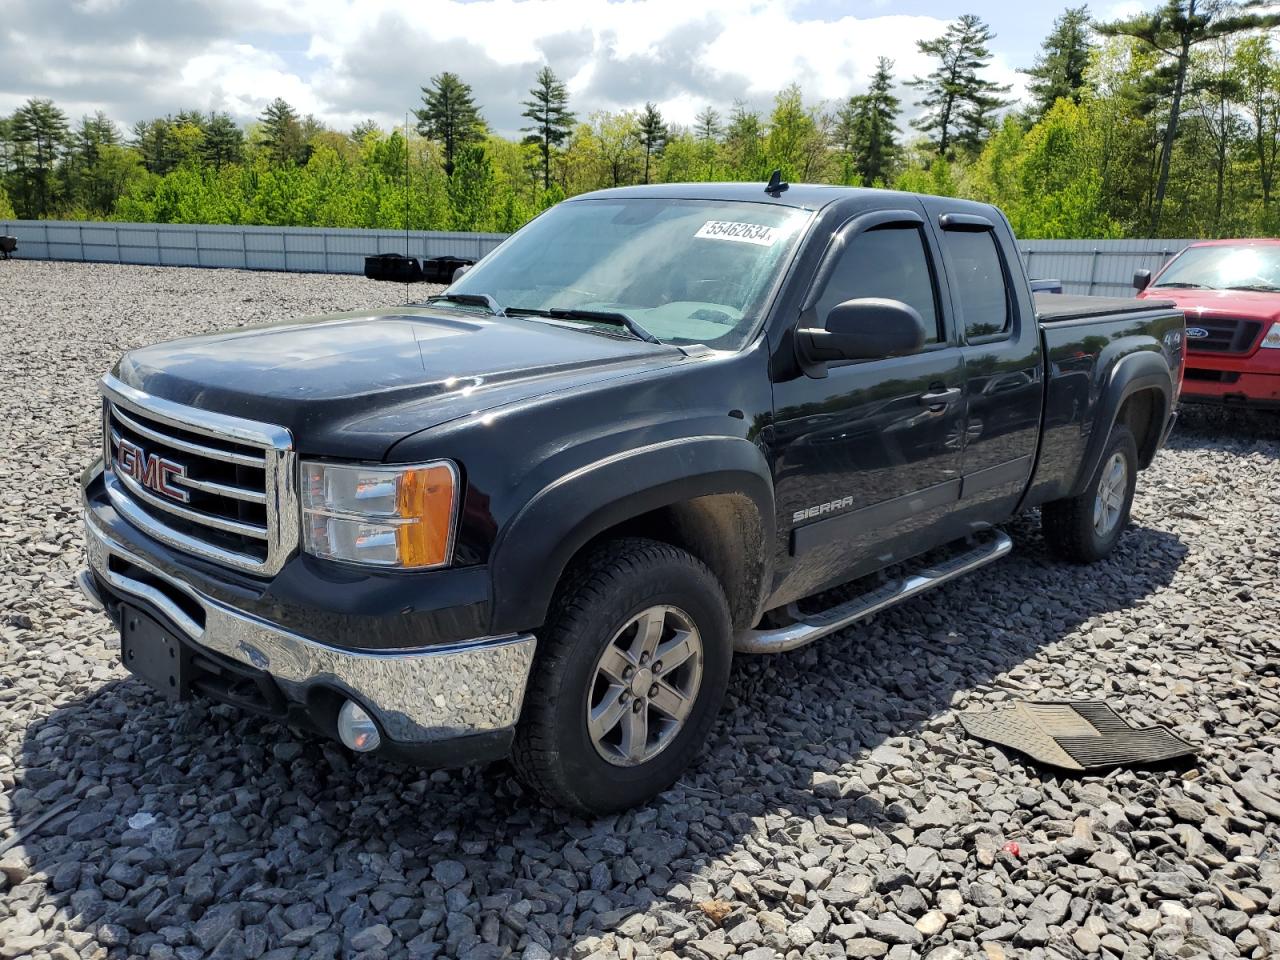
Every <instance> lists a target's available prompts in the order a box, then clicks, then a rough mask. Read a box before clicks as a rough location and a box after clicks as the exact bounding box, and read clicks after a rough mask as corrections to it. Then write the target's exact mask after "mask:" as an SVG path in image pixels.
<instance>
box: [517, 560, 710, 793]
mask: <svg viewBox="0 0 1280 960" xmlns="http://www.w3.org/2000/svg"><path fill="white" fill-rule="evenodd" d="M659 605H663V606H670V607H673V608H678V612H680V613H682V614H686V615H687V617H688V619H689V620H690V621H691V622H692V625H693V626H694V627H696V629H697V632H698V634H699V638H700V640H701V648H702V659H701V680H700V683H698V685H697V689H696V693H693V694H692V695H691V699H692V704H693V705H692V708H691V710H690V712H689V713H688V715H687V716H686V717H685V719H684V721H683V725H681V726H677V727H676V728H675V729H674V731H673V732H672V733H671V734H670V737H669V740H668V742H667V743H666V744H665V746H663V747H662V749H661V750H660V752H658V753H656V755H654V756H652V757H651V758H650V759H648V760H645V761H643V762H640V763H637V764H636V765H635V766H618V765H616V764H615V763H611V762H609V761H608V760H606V759H605V758H604V757H603V756H602V755H601V752H600V750H599V749H598V748H597V746H596V743H595V742H593V740H592V737H591V735H590V733H589V732H588V729H587V710H588V704H589V698H591V697H593V696H596V695H598V690H599V687H598V686H597V684H598V681H599V676H598V674H597V666H598V664H599V662H600V659H601V657H602V655H603V654H604V652H605V648H606V646H608V645H610V644H611V643H613V641H614V638H615V636H616V635H617V634H618V633H619V631H620V630H622V629H623V628H624V627H626V626H627V624H628V623H629V622H630V621H631V620H632V619H633V618H635V617H636V616H637V615H638V614H641V613H643V612H644V611H646V610H648V609H650V608H652V607H655V606H659ZM732 658H733V641H732V634H731V625H730V616H729V605H728V603H727V602H726V600H725V596H724V590H723V589H722V588H721V586H720V583H719V581H718V580H717V579H716V577H715V575H714V574H713V573H712V572H711V571H710V570H709V569H707V567H706V565H705V564H703V563H702V562H701V561H700V560H697V559H695V558H694V557H692V556H690V555H689V554H688V553H686V552H685V551H683V550H680V549H678V548H676V547H673V546H670V545H668V544H664V543H658V542H656V541H652V540H642V539H625V540H616V541H611V542H608V543H605V544H603V545H601V546H600V547H598V548H596V549H594V550H592V551H591V552H590V553H589V554H588V555H587V556H585V557H583V558H582V560H581V562H579V563H576V564H575V565H574V566H573V568H572V569H571V570H570V571H568V572H567V573H566V575H565V578H564V580H563V581H562V583H561V586H560V588H559V589H558V591H557V595H556V598H555V600H554V601H553V604H552V609H551V614H550V616H549V618H548V622H547V625H546V627H545V628H544V629H543V630H542V631H540V632H539V636H538V652H537V655H536V657H535V659H534V665H533V670H532V673H531V675H530V677H529V685H528V689H527V690H526V691H525V700H524V704H525V705H524V711H523V715H522V717H521V720H520V724H519V726H518V727H517V729H516V738H515V743H514V745H513V747H512V762H513V764H514V766H515V769H516V773H517V775H518V776H519V777H520V779H521V780H522V781H523V782H524V783H525V784H526V785H527V786H528V787H530V788H531V789H532V790H534V791H535V792H536V793H537V794H538V795H539V796H540V797H541V798H542V799H543V800H544V801H545V802H547V803H548V804H551V805H554V806H559V807H564V808H565V809H568V810H571V811H574V812H575V813H580V814H585V815H600V814H606V813H613V812H616V811H619V810H625V809H627V808H629V807H633V806H636V805H638V804H642V803H644V802H645V801H647V800H649V799H651V798H652V797H653V796H655V795H656V794H658V793H661V792H662V791H663V790H665V789H666V788H667V787H669V786H670V785H671V784H672V783H674V782H675V780H676V778H678V777H679V776H680V774H681V773H682V772H683V771H684V770H685V768H686V767H688V765H689V764H690V763H691V762H692V760H693V759H694V757H695V756H696V755H697V754H698V752H699V750H701V748H702V746H703V744H704V742H705V741H706V738H707V734H708V732H709V730H710V728H711V725H712V723H713V722H714V721H715V718H716V714H717V713H719V711H720V705H721V703H722V702H723V700H724V692H725V687H726V686H727V685H728V681H729V666H730V663H731V661H732ZM655 689H656V688H655ZM593 691H597V693H593ZM644 709H645V710H646V716H647V715H648V713H647V710H648V708H647V707H645V708H644Z"/></svg>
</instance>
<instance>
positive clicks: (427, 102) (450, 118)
mask: <svg viewBox="0 0 1280 960" xmlns="http://www.w3.org/2000/svg"><path fill="white" fill-rule="evenodd" d="M414 115H415V116H417V118H418V132H419V133H420V134H422V135H423V136H424V137H429V138H430V139H432V140H434V141H436V142H437V143H439V144H440V147H441V149H442V150H443V151H444V172H445V175H446V176H453V164H454V157H455V156H456V154H457V152H458V150H459V149H460V148H462V147H464V146H467V145H468V144H471V143H476V142H478V141H480V140H483V139H484V134H485V126H484V121H483V120H482V119H480V109H479V107H477V106H476V103H475V98H474V96H473V94H472V91H471V85H470V84H467V83H463V81H462V79H461V78H460V77H459V76H458V75H457V74H456V73H449V72H447V71H446V72H445V73H439V74H436V75H435V76H434V77H432V78H431V86H429V87H423V88H422V107H421V108H420V109H418V110H415V111H414Z"/></svg>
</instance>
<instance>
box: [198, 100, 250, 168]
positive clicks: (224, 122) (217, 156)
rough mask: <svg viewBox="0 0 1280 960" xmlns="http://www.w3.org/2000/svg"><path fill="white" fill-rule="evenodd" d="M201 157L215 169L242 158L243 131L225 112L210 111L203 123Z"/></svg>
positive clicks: (237, 161)
mask: <svg viewBox="0 0 1280 960" xmlns="http://www.w3.org/2000/svg"><path fill="white" fill-rule="evenodd" d="M201 158H202V159H203V161H204V162H205V163H206V164H208V165H209V166H211V167H213V168H214V169H215V170H219V169H221V168H222V167H223V166H225V165H226V164H228V163H240V162H241V161H242V160H244V131H243V130H241V129H240V128H239V127H238V126H236V122H235V121H234V120H232V119H231V116H230V115H229V114H226V113H216V112H215V113H211V114H209V119H208V120H207V121H206V122H205V125H204V146H203V147H202V150H201Z"/></svg>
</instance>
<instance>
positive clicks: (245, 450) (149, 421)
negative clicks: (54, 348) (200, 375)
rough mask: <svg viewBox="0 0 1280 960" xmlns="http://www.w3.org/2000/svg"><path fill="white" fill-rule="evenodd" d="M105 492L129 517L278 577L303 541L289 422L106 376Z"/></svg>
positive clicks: (192, 548)
mask: <svg viewBox="0 0 1280 960" xmlns="http://www.w3.org/2000/svg"><path fill="white" fill-rule="evenodd" d="M102 392H103V397H104V402H103V456H104V460H105V466H106V472H105V482H106V484H107V492H108V494H109V495H110V497H111V501H112V503H113V505H114V506H115V507H116V509H117V510H118V511H119V512H120V513H121V514H122V515H123V516H124V518H125V519H126V520H128V521H129V522H130V523H132V524H133V525H134V526H136V527H138V528H139V529H141V530H143V531H144V532H145V533H147V534H149V535H150V536H153V537H155V538H156V539H157V540H159V541H161V542H162V543H165V544H167V545H168V546H171V547H174V548H176V549H179V550H183V551H185V552H188V553H192V554H195V555H196V556H200V557H204V558H206V559H209V560H213V561H215V562H218V563H221V564H225V565H227V566H230V567H234V568H236V569H238V570H244V571H246V572H250V573H257V574H263V575H271V574H273V573H275V572H276V571H278V570H279V569H280V567H281V566H282V565H283V564H284V561H285V560H286V559H287V558H288V557H289V555H290V554H291V553H293V551H294V550H295V549H296V548H297V541H298V535H297V525H298V519H297V497H296V490H295V488H296V480H295V463H294V454H293V444H292V439H291V437H290V436H289V433H288V431H287V430H283V429H282V428H279V427H274V426H271V425H269V424H262V423H258V422H256V421H250V420H242V419H240V418H236V417H228V416H225V415H222V414H211V413H207V412H205V411H202V410H197V409H195V408H192V407H184V406H180V405H178V404H174V403H170V402H169V401H166V400H162V399H160V398H158V397H151V396H149V395H147V394H144V393H141V392H140V391H137V390H135V389H133V388H132V387H129V386H128V385H126V384H124V383H122V382H120V381H119V380H117V379H116V378H115V377H111V376H108V377H107V378H105V379H104V380H103V383H102Z"/></svg>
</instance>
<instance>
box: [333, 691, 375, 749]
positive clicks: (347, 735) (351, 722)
mask: <svg viewBox="0 0 1280 960" xmlns="http://www.w3.org/2000/svg"><path fill="white" fill-rule="evenodd" d="M338 739H339V740H341V741H342V742H343V744H345V745H346V746H348V747H350V748H351V749H352V750H355V751H357V752H358V753H368V752H369V751H370V750H377V749H378V745H379V744H380V743H382V734H381V733H379V732H378V725H377V724H376V723H374V722H373V717H371V716H369V714H368V713H367V712H366V711H365V709H364V707H362V706H360V704H358V703H356V702H355V701H354V700H348V701H347V702H346V703H344V704H343V705H342V709H341V710H339V711H338Z"/></svg>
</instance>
